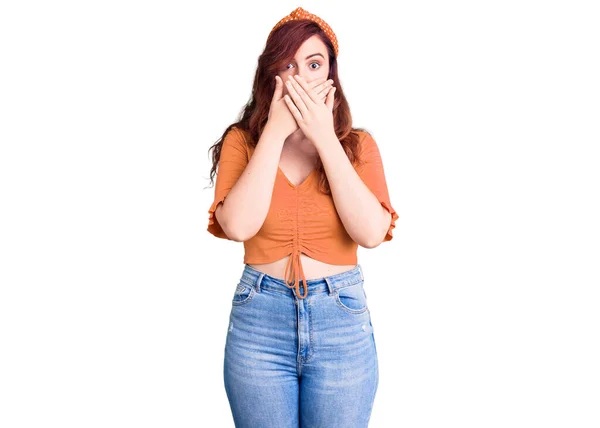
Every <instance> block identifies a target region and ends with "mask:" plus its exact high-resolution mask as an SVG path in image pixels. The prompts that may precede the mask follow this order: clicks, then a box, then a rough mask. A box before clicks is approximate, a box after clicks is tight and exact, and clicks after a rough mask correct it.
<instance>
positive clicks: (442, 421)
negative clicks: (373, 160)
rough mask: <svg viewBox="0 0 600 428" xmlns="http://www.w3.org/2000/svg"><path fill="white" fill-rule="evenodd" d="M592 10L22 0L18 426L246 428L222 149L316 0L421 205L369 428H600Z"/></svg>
mask: <svg viewBox="0 0 600 428" xmlns="http://www.w3.org/2000/svg"><path fill="white" fill-rule="evenodd" d="M593 3H594V2H592V1H588V2H585V1H573V0H572V1H568V2H567V1H556V2H542V1H531V0H530V1H527V0H521V1H504V2H476V1H459V2H445V1H422V2H399V3H398V2H395V3H393V4H392V3H388V2H383V1H370V2H367V3H365V2H356V3H352V2H347V1H344V2H342V1H335V2H334V1H329V2H324V1H319V2H316V1H307V2H304V3H297V2H290V1H281V0H280V1H276V2H275V1H271V2H267V1H255V2H234V3H232V2H228V3H220V2H214V3H210V4H207V5H204V6H203V5H202V4H201V3H200V2H192V1H187V2H186V1H169V2H167V1H162V2H142V1H137V2H136V1H128V0H121V1H104V2H75V1H70V2H68V1H56V2H40V1H38V2H34V1H21V2H16V1H7V2H2V4H1V6H0V50H1V51H0V54H1V55H0V61H1V64H2V65H1V67H0V77H1V78H0V109H1V110H0V113H1V116H0V142H1V146H0V204H1V209H0V216H1V217H2V221H1V222H0V285H1V290H0V292H1V294H0V403H1V404H0V426H2V427H6V428H13V427H50V426H57V427H58V426H60V427H61V428H67V427H78V428H79V427H86V428H91V427H115V428H116V427H128V428H129V427H145V428H150V427H178V428H183V427H233V420H232V417H231V413H230V410H229V405H228V402H227V397H226V394H225V390H224V386H223V374H222V364H223V351H224V345H225V337H226V333H227V327H228V316H229V311H230V302H231V298H232V295H233V291H234V289H235V286H236V284H237V280H238V279H239V277H240V275H241V273H242V269H243V245H242V244H241V243H236V242H233V241H226V240H222V239H217V238H215V237H213V236H212V235H210V234H209V233H208V232H207V231H206V227H207V224H208V212H207V211H208V208H209V206H210V204H211V202H212V198H213V192H214V188H212V187H207V186H209V181H208V176H209V170H210V166H211V164H210V158H209V155H208V148H209V147H210V146H211V145H212V144H213V143H214V142H215V141H216V140H217V139H218V138H219V137H220V135H221V134H222V132H223V131H224V129H225V127H227V126H228V125H229V124H230V123H232V122H234V121H235V120H236V118H237V116H238V113H239V112H240V110H241V109H242V107H243V105H244V104H245V103H246V102H247V100H248V97H249V96H250V90H251V86H252V79H253V77H254V72H255V69H256V64H257V58H258V56H259V55H260V53H261V52H262V49H263V48H264V44H265V41H266V37H267V35H268V33H269V31H270V30H271V28H272V27H273V25H275V24H276V23H277V22H278V21H279V19H280V18H282V17H283V16H285V15H287V14H288V13H290V12H291V11H292V10H293V9H295V8H296V7H298V6H301V7H303V8H305V9H306V10H308V11H309V12H312V13H315V14H316V15H318V16H320V17H321V18H323V19H324V20H325V21H326V22H328V23H329V24H330V25H331V27H332V28H333V30H334V31H335V33H336V35H337V37H338V40H339V43H340V56H339V73H340V78H341V82H342V85H343V88H344V91H345V93H346V95H347V97H348V100H349V103H350V106H351V109H352V114H353V119H354V125H355V126H357V127H366V128H368V129H370V130H372V132H373V135H374V137H375V139H376V141H377V142H378V144H379V147H380V150H381V153H382V157H383V159H384V166H385V172H386V177H387V181H388V186H389V190H390V197H391V201H392V204H393V205H394V207H395V209H396V210H397V211H398V214H399V216H400V218H399V219H398V221H397V223H396V229H395V230H394V232H393V233H394V239H393V240H392V241H390V242H386V243H383V244H382V245H381V246H379V247H377V248H375V249H370V250H367V249H363V248H360V249H359V263H361V265H362V266H363V269H364V273H365V289H366V290H367V293H368V295H369V305H370V309H371V316H372V322H373V326H374V333H375V339H376V342H377V349H378V355H379V364H380V383H379V388H378V391H377V395H376V398H375V404H374V408H373V414H372V417H371V424H370V427H374V428H387V427H403V428H425V427H432V428H440V427H460V428H470V427H473V428H481V427H485V428H492V427H493V428H496V427H498V428H500V427H501V428H506V427H511V428H517V427H523V428H530V427H545V428H548V427H578V428H587V427H590V428H591V427H595V428H597V427H598V426H600V413H599V412H598V403H599V402H600V366H599V365H598V361H600V344H599V334H600V314H599V310H598V308H599V304H600V293H599V286H600V273H599V272H600V269H599V264H600V263H599V261H600V245H599V242H600V226H599V224H598V219H599V218H600V201H599V195H600V189H599V183H600V173H599V168H598V165H599V161H600V159H599V156H598V152H599V151H598V146H599V143H600V129H599V128H600V127H599V118H600V103H599V99H600V79H598V76H600V58H599V55H598V52H599V41H600V34H599V33H600V27H599V26H598V20H599V18H600V16H599V14H598V12H597V10H595V9H594V8H593V7H592V6H593ZM392 5H393V7H394V8H395V9H393V10H392V9H391V7H392ZM208 7H210V9H208Z"/></svg>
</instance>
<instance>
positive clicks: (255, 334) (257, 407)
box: [223, 264, 379, 428]
mask: <svg viewBox="0 0 600 428" xmlns="http://www.w3.org/2000/svg"><path fill="white" fill-rule="evenodd" d="M363 283H364V279H363V272H362V268H361V266H360V264H357V265H356V266H355V267H354V268H353V269H351V270H349V271H346V272H342V273H339V274H336V275H332V276H327V277H323V278H317V279H309V280H307V285H308V286H307V288H308V296H307V297H306V299H301V298H298V297H297V295H296V291H295V290H294V289H290V288H288V287H286V285H285V283H284V280H283V279H278V278H275V277H272V276H269V275H267V274H265V273H263V272H260V271H258V270H256V269H254V268H252V267H250V266H249V265H248V264H245V265H244V271H243V274H242V277H241V279H240V281H239V283H238V284H237V287H236V289H235V292H234V295H233V299H232V306H231V314H230V317H229V328H228V331H227V339H226V344H225V359H224V365H223V374H224V380H225V390H226V393H227V398H228V400H229V404H230V406H231V412H232V414H233V419H234V422H235V426H236V428H299V427H300V428H317V427H323V428H338V427H339V428H342V427H343V428H364V427H367V425H368V422H369V418H370V416H371V410H372V407H373V402H374V400H375V392H376V391H377V385H378V381H379V369H378V363H377V350H376V347H375V338H374V335H373V326H372V324H371V315H370V312H369V308H368V307H367V296H366V294H365V291H364V288H363ZM300 292H301V293H302V294H304V286H303V284H301V286H300Z"/></svg>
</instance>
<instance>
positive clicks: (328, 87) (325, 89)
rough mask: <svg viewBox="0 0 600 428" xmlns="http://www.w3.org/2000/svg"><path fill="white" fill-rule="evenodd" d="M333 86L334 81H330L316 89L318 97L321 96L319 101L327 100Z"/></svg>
mask: <svg viewBox="0 0 600 428" xmlns="http://www.w3.org/2000/svg"><path fill="white" fill-rule="evenodd" d="M332 86H333V81H332V80H328V81H327V82H325V83H323V84H321V85H319V86H318V87H317V89H316V92H317V95H319V99H321V100H322V99H323V98H325V96H326V95H327V94H328V93H329V91H330V90H331V87H332Z"/></svg>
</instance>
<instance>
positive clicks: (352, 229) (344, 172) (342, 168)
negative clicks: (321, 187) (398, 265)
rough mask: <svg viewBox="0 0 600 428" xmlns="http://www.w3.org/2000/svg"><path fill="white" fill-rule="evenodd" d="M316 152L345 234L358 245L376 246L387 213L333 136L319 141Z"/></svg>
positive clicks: (383, 231)
mask: <svg viewBox="0 0 600 428" xmlns="http://www.w3.org/2000/svg"><path fill="white" fill-rule="evenodd" d="M318 151H319V157H320V158H321V162H322V163H323V167H324V169H325V173H326V174H327V180H328V182H329V187H330V189H331V194H332V197H333V201H334V204H335V208H336V210H337V212H338V215H339V217H340V220H341V221H342V223H343V225H344V228H345V229H346V231H347V232H348V235H350V237H351V238H352V239H353V240H354V242H356V243H357V244H359V245H360V246H362V247H365V248H373V247H376V246H378V245H379V244H381V242H383V239H384V238H385V235H386V233H387V230H388V228H389V225H390V223H391V220H392V216H391V214H390V213H389V212H388V211H387V210H386V209H385V208H384V207H383V206H382V205H381V203H380V202H379V200H378V199H377V197H376V196H375V195H374V194H373V193H372V192H371V191H370V190H369V188H368V187H367V186H366V185H365V183H364V182H363V181H362V180H361V178H360V176H359V175H358V173H357V172H356V170H355V169H354V167H353V165H352V164H351V163H350V160H349V159H348V156H347V155H346V153H345V151H344V148H343V147H342V145H341V144H340V142H339V140H338V139H337V138H336V137H335V136H333V137H332V138H331V140H330V141H326V142H323V143H322V144H319V147H318Z"/></svg>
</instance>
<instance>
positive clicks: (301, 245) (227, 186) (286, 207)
mask: <svg viewBox="0 0 600 428" xmlns="http://www.w3.org/2000/svg"><path fill="white" fill-rule="evenodd" d="M355 132H358V133H359V134H361V135H360V141H361V150H360V153H361V159H362V160H363V162H362V163H361V164H360V165H359V166H357V167H356V168H355V170H356V172H357V173H358V175H359V176H360V178H361V179H362V180H363V182H364V183H365V184H366V185H367V187H368V188H369V190H371V192H372V193H373V194H374V195H375V196H376V197H377V199H378V200H379V201H380V203H381V205H382V206H383V207H384V208H385V209H386V210H387V211H389V212H390V213H391V219H392V220H391V223H390V226H389V228H388V232H387V234H386V236H385V238H384V241H389V240H391V239H392V230H393V229H394V227H395V222H396V219H398V214H397V213H396V211H395V210H394V209H393V208H392V205H391V203H390V200H389V194H388V189H387V184H386V181H385V175H384V171H383V163H382V161H381V157H380V154H379V150H378V148H377V145H376V143H375V141H374V140H373V138H372V137H371V136H370V134H368V133H366V132H363V131H355ZM249 138H250V134H248V133H247V132H245V131H242V130H240V129H238V128H235V127H234V128H232V130H231V131H230V132H229V133H228V134H227V135H226V136H225V139H224V141H223V146H222V149H221V158H220V161H219V169H218V173H217V180H216V185H215V197H214V201H213V203H212V205H211V207H210V209H209V211H208V213H209V222H208V229H207V230H208V231H209V232H210V233H211V234H213V235H214V236H216V237H219V238H224V239H229V238H228V237H227V235H226V234H225V232H224V231H223V229H222V228H221V226H220V225H219V222H218V221H217V219H216V217H215V215H214V212H215V210H216V208H217V206H218V204H219V203H222V202H223V201H224V200H225V198H226V196H227V193H228V192H229V190H231V188H232V187H233V186H234V184H235V183H236V181H237V179H238V178H239V177H240V176H241V174H242V172H243V171H244V169H245V167H246V165H247V163H248V161H249V159H250V157H251V156H252V153H253V152H254V149H253V147H252V146H251V145H249V144H248V143H247V141H249V140H248V139H249ZM318 181H319V180H318V171H316V170H313V171H312V172H311V173H310V175H309V176H308V177H307V178H306V179H305V180H304V181H303V182H302V183H301V184H299V185H294V184H292V183H291V182H290V181H289V180H288V179H287V177H286V176H285V174H284V173H283V171H282V170H281V169H280V168H277V177H276V179H275V183H274V186H273V194H272V197H271V205H270V206H269V210H268V213H267V216H266V217H265V221H264V223H263V225H262V227H261V228H260V230H259V231H258V232H257V233H256V234H255V235H254V236H253V237H251V238H250V239H248V240H246V241H244V250H245V253H244V263H253V264H264V263H271V262H274V261H277V260H280V259H282V258H284V257H286V256H288V255H289V256H290V257H289V260H288V261H287V263H286V268H285V272H284V278H283V279H284V281H285V283H286V285H287V286H288V287H289V288H291V289H292V288H293V289H295V291H296V295H297V297H298V298H306V296H307V294H308V288H307V287H306V275H305V273H304V270H303V268H302V262H301V258H300V257H301V254H303V253H304V254H306V255H307V256H308V257H311V258H313V259H315V260H319V261H322V262H324V263H328V264H334V265H355V264H357V249H358V244H357V243H356V242H354V241H353V240H352V238H351V237H350V236H349V235H348V233H347V231H346V229H345V228H344V225H343V223H342V221H341V220H340V217H339V215H338V213H337V211H336V209H335V205H334V202H333V198H332V196H331V195H325V194H323V193H322V192H320V191H319V189H318ZM301 284H302V285H303V292H302V293H301V291H300V285H301Z"/></svg>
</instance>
